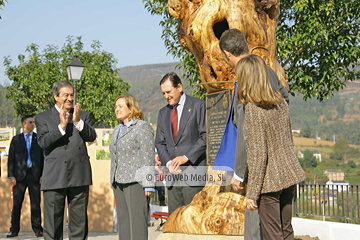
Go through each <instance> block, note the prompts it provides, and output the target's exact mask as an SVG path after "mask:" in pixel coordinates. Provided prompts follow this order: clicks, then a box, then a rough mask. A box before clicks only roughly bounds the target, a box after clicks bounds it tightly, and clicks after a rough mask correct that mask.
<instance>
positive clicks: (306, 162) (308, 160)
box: [299, 150, 318, 168]
mask: <svg viewBox="0 0 360 240" xmlns="http://www.w3.org/2000/svg"><path fill="white" fill-rule="evenodd" d="M299 162H300V164H301V166H302V167H303V168H316V166H317V165H318V161H317V159H316V157H315V156H314V154H312V153H311V152H310V150H305V151H304V157H303V158H299Z"/></svg>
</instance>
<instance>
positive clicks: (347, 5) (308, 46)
mask: <svg viewBox="0 0 360 240" xmlns="http://www.w3.org/2000/svg"><path fill="white" fill-rule="evenodd" d="M142 1H143V3H144V6H145V8H146V9H147V10H148V11H149V12H150V13H151V14H155V15H160V16H162V18H163V20H162V21H160V26H162V28H163V34H162V39H163V41H164V44H165V47H166V48H167V49H168V53H169V54H171V55H173V56H175V57H177V58H179V59H180V60H181V62H182V65H183V68H184V71H185V73H184V76H185V79H187V80H188V81H189V83H190V85H191V86H194V85H195V84H196V83H199V82H200V77H199V73H198V68H197V65H196V61H195V58H194V56H193V55H192V54H191V53H189V52H188V51H186V50H184V49H183V48H182V47H181V46H180V44H179V42H178V39H177V33H176V26H177V20H176V19H174V18H173V17H171V16H170V15H169V12H168V9H167V0H142ZM359 15H360V13H359V8H358V1H356V0H340V1H335V0H330V1H329V0H316V1H315V0H283V1H281V10H280V17H279V23H278V29H277V33H276V38H277V50H278V59H279V61H280V63H281V65H282V66H286V68H287V74H288V76H289V80H288V81H289V85H290V89H291V91H292V93H294V92H295V91H299V92H301V93H302V94H304V99H308V98H310V97H316V98H317V99H318V100H320V101H322V100H324V99H328V98H329V97H330V96H332V95H333V92H334V91H337V90H339V89H341V88H343V87H344V85H345V81H344V80H345V79H346V80H355V79H359V77H360V72H359V71H355V70H354V67H355V66H356V65H358V64H359V59H360V49H359V45H360V41H359V35H360V16H359ZM193 93H194V92H193ZM195 93H196V92H195ZM196 94H200V93H196Z"/></svg>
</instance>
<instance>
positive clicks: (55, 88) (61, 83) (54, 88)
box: [52, 81, 74, 96]
mask: <svg viewBox="0 0 360 240" xmlns="http://www.w3.org/2000/svg"><path fill="white" fill-rule="evenodd" d="M63 87H71V88H72V89H74V87H73V85H71V83H69V82H68V81H57V82H54V84H53V86H52V93H53V95H56V96H59V94H60V88H63Z"/></svg>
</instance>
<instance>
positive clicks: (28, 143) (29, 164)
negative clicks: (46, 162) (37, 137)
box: [25, 133, 32, 167]
mask: <svg viewBox="0 0 360 240" xmlns="http://www.w3.org/2000/svg"><path fill="white" fill-rule="evenodd" d="M30 136H31V134H30V133H27V134H26V137H25V142H26V148H27V152H28V159H27V167H31V165H32V164H31V158H30V149H31V144H30Z"/></svg>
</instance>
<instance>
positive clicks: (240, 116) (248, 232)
mask: <svg viewBox="0 0 360 240" xmlns="http://www.w3.org/2000/svg"><path fill="white" fill-rule="evenodd" d="M219 46H220V49H221V53H222V55H223V57H224V59H225V61H226V62H227V64H228V65H229V66H230V67H232V68H235V66H236V64H237V63H238V61H239V60H240V59H241V58H243V57H245V56H247V55H249V54H250V52H249V46H248V43H247V41H246V38H245V35H244V34H243V33H242V32H241V31H240V30H238V29H229V30H226V31H225V32H224V33H223V34H222V35H221V37H220V41H219ZM268 72H269V76H270V84H271V86H272V87H273V88H274V89H276V90H279V91H280V93H281V94H282V95H283V96H284V98H285V100H286V101H287V102H288V101H289V93H288V91H287V89H286V88H285V87H284V86H283V85H282V84H281V83H280V81H279V79H278V77H277V75H276V73H275V72H274V71H273V70H272V69H271V68H270V67H268ZM233 108H234V121H233V122H234V125H235V126H236V127H237V129H238V134H237V137H236V155H235V169H234V177H233V179H232V187H233V189H234V190H236V191H239V190H242V189H243V188H244V185H243V183H246V182H247V172H248V166H247V154H246V144H245V140H244V132H243V124H244V119H245V112H244V108H243V105H242V104H241V103H240V102H239V101H237V100H235V101H234V105H233ZM244 225H245V226H244V229H245V232H244V239H245V240H260V239H262V236H261V228H260V220H259V214H258V211H257V210H255V211H250V210H249V209H248V208H246V210H245V224H244Z"/></svg>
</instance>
